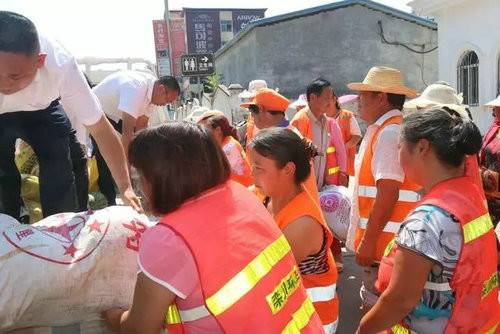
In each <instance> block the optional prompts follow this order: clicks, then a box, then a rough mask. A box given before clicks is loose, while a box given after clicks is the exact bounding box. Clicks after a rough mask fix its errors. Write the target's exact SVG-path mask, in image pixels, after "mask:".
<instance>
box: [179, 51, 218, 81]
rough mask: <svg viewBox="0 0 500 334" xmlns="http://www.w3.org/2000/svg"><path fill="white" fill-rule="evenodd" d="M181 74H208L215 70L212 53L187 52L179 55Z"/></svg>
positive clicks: (201, 75)
mask: <svg viewBox="0 0 500 334" xmlns="http://www.w3.org/2000/svg"><path fill="white" fill-rule="evenodd" d="M181 65H182V75H183V76H200V77H204V76H208V75H212V74H214V72H215V62H214V55H213V54H211V53H205V54H204V53H196V54H187V55H184V56H182V57H181Z"/></svg>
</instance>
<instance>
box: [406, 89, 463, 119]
mask: <svg viewBox="0 0 500 334" xmlns="http://www.w3.org/2000/svg"><path fill="white" fill-rule="evenodd" d="M462 101H463V97H462V94H457V91H456V90H455V89H454V88H453V87H451V86H449V85H447V84H444V83H443V84H442V83H435V84H432V85H429V86H427V88H426V89H425V90H424V91H423V92H422V95H420V96H419V97H417V98H416V99H413V100H410V101H408V102H406V103H405V105H404V108H405V109H424V108H432V107H448V108H450V109H453V110H456V111H457V112H458V113H459V114H460V115H461V116H462V118H464V119H468V118H469V115H468V113H467V108H468V107H469V106H467V105H464V104H462Z"/></svg>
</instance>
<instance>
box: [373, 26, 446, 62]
mask: <svg viewBox="0 0 500 334" xmlns="http://www.w3.org/2000/svg"><path fill="white" fill-rule="evenodd" d="M378 27H379V29H380V32H379V34H380V38H381V39H382V43H385V44H389V45H395V46H402V47H404V48H406V49H408V50H410V51H411V52H414V53H418V54H426V53H430V52H432V51H435V50H437V48H438V47H437V46H436V47H434V48H432V49H430V50H425V51H419V50H415V49H413V48H411V47H409V46H408V45H406V44H405V43H401V42H396V41H395V42H389V41H388V40H387V39H386V38H385V35H384V27H383V26H382V21H378ZM423 46H425V44H424V45H423Z"/></svg>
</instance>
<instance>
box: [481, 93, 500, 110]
mask: <svg viewBox="0 0 500 334" xmlns="http://www.w3.org/2000/svg"><path fill="white" fill-rule="evenodd" d="M484 106H485V107H488V108H497V107H499V108H500V95H498V96H497V98H496V99H494V100H493V101H490V102H488V103H486V104H485V105H484Z"/></svg>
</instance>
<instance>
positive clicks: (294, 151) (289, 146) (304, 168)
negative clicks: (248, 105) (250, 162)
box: [250, 128, 318, 185]
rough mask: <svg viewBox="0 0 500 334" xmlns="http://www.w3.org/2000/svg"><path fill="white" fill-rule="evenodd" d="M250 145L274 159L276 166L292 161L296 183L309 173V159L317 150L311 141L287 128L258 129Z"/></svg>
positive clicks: (303, 179) (261, 153) (304, 178)
mask: <svg viewBox="0 0 500 334" xmlns="http://www.w3.org/2000/svg"><path fill="white" fill-rule="evenodd" d="M250 147H251V148H253V149H254V150H255V151H257V153H259V154H260V155H262V156H264V157H266V158H269V159H272V160H274V161H276V165H277V166H278V168H283V167H285V165H286V164H287V163H289V162H293V163H294V164H295V183H296V184H297V185H299V184H301V183H302V182H304V181H305V180H306V179H307V177H308V176H309V174H310V173H311V159H312V158H314V157H315V156H317V155H318V150H317V148H316V147H315V146H314V145H313V144H312V142H311V141H309V140H307V139H306V138H300V136H299V135H298V134H296V133H295V132H294V131H293V130H290V129H287V128H267V129H264V130H261V131H259V133H258V134H257V135H256V136H255V137H254V139H253V140H252V142H251V143H250Z"/></svg>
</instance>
